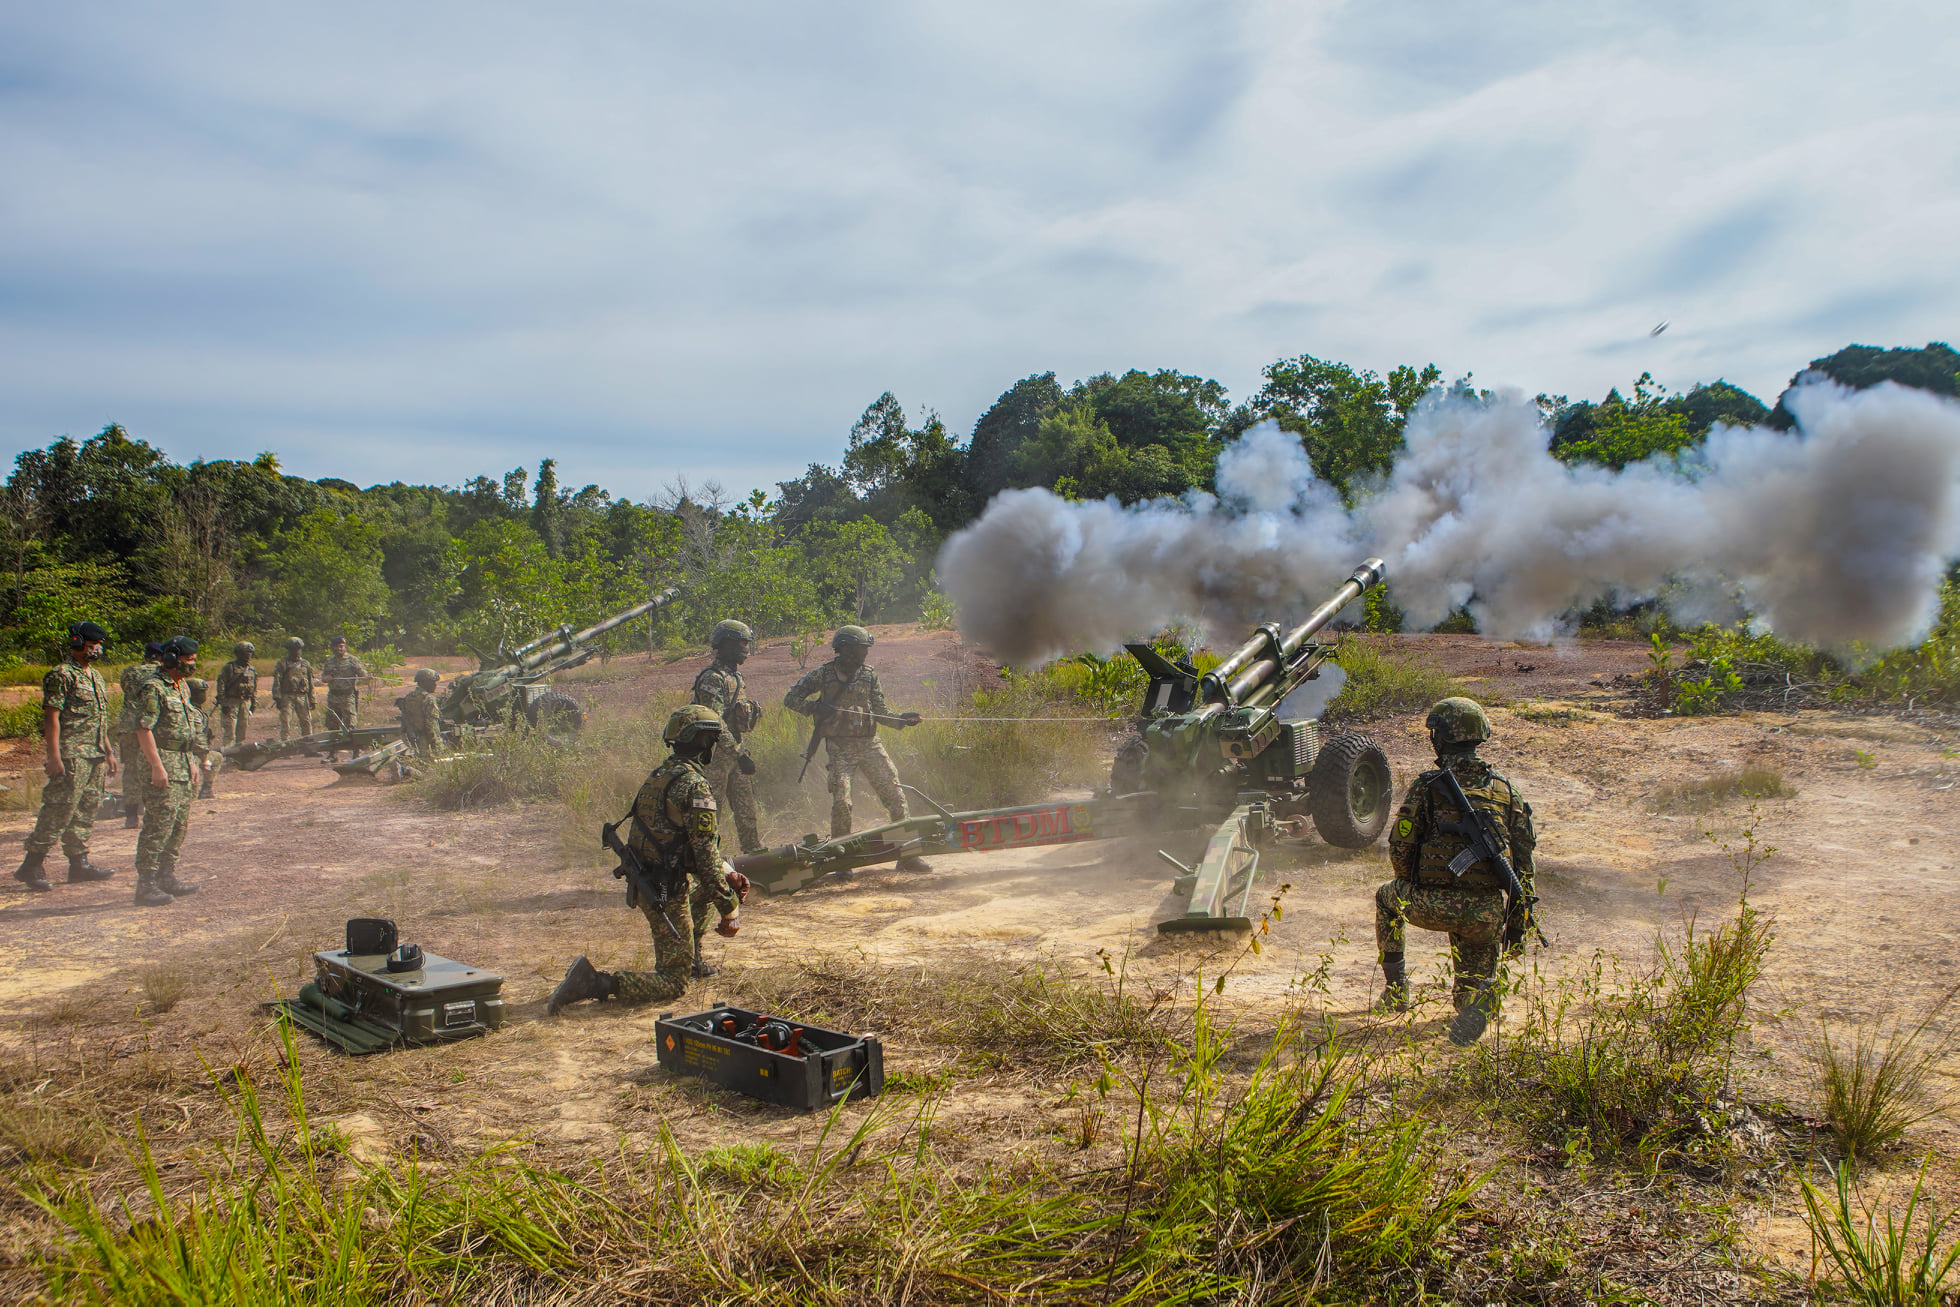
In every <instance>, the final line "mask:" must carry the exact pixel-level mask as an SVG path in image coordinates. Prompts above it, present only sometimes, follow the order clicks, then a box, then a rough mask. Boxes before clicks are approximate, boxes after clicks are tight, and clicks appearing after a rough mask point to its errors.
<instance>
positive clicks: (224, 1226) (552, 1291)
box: [23, 1001, 1478, 1307]
mask: <svg viewBox="0 0 1960 1307" xmlns="http://www.w3.org/2000/svg"><path fill="white" fill-rule="evenodd" d="M284 1038H285V1040H286V1041H287V1049H286V1053H287V1056H286V1058H285V1061H284V1063H283V1066H284V1071H283V1072H282V1075H281V1078H280V1080H279V1081H278V1083H277V1085H276V1086H275V1087H274V1092H273V1093H272V1094H271V1095H270V1096H269V1097H267V1096H262V1095H261V1094H260V1092H259V1090H258V1089H257V1087H256V1086H255V1085H254V1084H253V1082H252V1081H251V1080H250V1079H249V1078H236V1079H234V1078H232V1077H220V1076H214V1077H213V1089H214V1091H215V1092H217V1093H218V1094H220V1095H222V1096H223V1098H224V1100H225V1102H226V1103H227V1105H228V1106H229V1107H230V1109H231V1112H232V1114H233V1117H234V1122H235V1129H234V1132H233V1137H232V1140H231V1142H230V1144H229V1145H228V1146H226V1147H223V1148H219V1149H215V1150H212V1151H211V1152H209V1153H207V1154H206V1156H205V1158H204V1160H203V1161H201V1162H199V1163H198V1165H199V1166H200V1167H201V1168H202V1169H201V1173H200V1174H199V1175H197V1177H196V1178H195V1180H194V1182H193V1183H192V1184H191V1185H190V1186H189V1187H188V1188H183V1187H179V1186H178V1185H177V1184H176V1183H175V1182H173V1183H172V1184H169V1185H167V1184H166V1183H165V1181H164V1180H163V1178H162V1176H163V1170H162V1167H161V1165H160V1164H159V1163H158V1161H157V1160H156V1158H155V1156H154V1155H153V1153H152V1151H151V1148H150V1145H149V1142H148V1138H147V1136H146V1135H145V1134H144V1133H143V1132H142V1131H141V1130H140V1129H139V1130H137V1131H135V1132H134V1134H133V1143H132V1148H131V1159H132V1161H133V1162H134V1163H135V1166H136V1170H137V1172H138V1175H139V1177H140V1182H141V1184H140V1189H139V1190H138V1191H137V1192H135V1193H134V1194H130V1195H127V1196H125V1197H122V1198H120V1199H118V1198H114V1197H110V1196H108V1195H106V1194H101V1193H97V1192H96V1191H95V1190H93V1189H92V1188H91V1187H90V1186H89V1185H88V1184H87V1183H86V1182H85V1181H83V1180H81V1179H79V1178H78V1179H73V1180H70V1179H64V1178H63V1175H62V1173H60V1172H58V1171H55V1170H53V1169H47V1168H44V1169H43V1170H41V1171H40V1172H39V1173H38V1174H37V1175H36V1176H34V1177H33V1178H31V1179H29V1180H28V1181H27V1182H26V1184H25V1185H24V1187H23V1192H24V1194H25V1196H26V1197H27V1198H28V1199H29V1200H30V1201H32V1202H33V1203H34V1204H35V1205H36V1206H38V1207H39V1208H40V1210H41V1211H42V1212H44V1213H45V1214H47V1215H48V1216H49V1217H51V1218H52V1219H53V1220H54V1221H55V1222H56V1223H57V1224H58V1227H59V1228H60V1229H61V1230H62V1231H64V1236H63V1237H62V1239H61V1240H60V1242H58V1243H57V1244H55V1245H54V1246H51V1247H46V1248H44V1249H43V1250H42V1252H41V1254H40V1259H39V1260H40V1266H41V1268H42V1270H43V1272H44V1273H45V1275H46V1277H47V1291H48V1295H49V1297H51V1298H53V1299H55V1300H58V1301H64V1302H96V1303H118V1304H135V1305H137V1307H148V1305H149V1304H159V1305H160V1304H180V1303H189V1302H194V1303H238V1304H246V1303H250V1304H262V1303H302V1302H324V1301H331V1302H338V1303H350V1304H366V1303H398V1302H450V1301H477V1300H496V1301H523V1302H529V1303H571V1302H589V1301H601V1300H603V1301H617V1300H623V1299H631V1300H633V1301H646V1302H669V1303H683V1302H686V1303H693V1302H744V1303H750V1302H754V1303H783V1304H788V1303H807V1302H840V1303H841V1302H891V1301H900V1300H907V1299H909V1300H911V1301H917V1302H943V1301H1021V1302H1031V1301H1089V1302H1110V1303H1142V1302H1153V1303H1154V1302H1196V1301H1232V1300H1249V1299H1251V1298H1254V1297H1259V1298H1272V1299H1277V1298H1284V1299H1286V1300H1300V1299H1304V1298H1307V1297H1310V1296H1312V1295H1315V1294H1325V1295H1328V1296H1333V1297H1339V1298H1371V1299H1373V1298H1379V1297H1381V1296H1382V1295H1383V1294H1388V1295H1389V1296H1392V1297H1402V1296H1408V1295H1407V1294H1405V1293H1403V1292H1401V1291H1400V1290H1399V1289H1398V1288H1397V1287H1396V1286H1402V1287H1404V1288H1406V1289H1408V1290H1409V1291H1410V1292H1412V1293H1416V1294H1419V1293H1420V1283H1421V1282H1422V1281H1423V1280H1424V1278H1425V1277H1426V1276H1427V1275H1428V1274H1429V1273H1430V1267H1431V1265H1432V1263H1433V1261H1434V1259H1435V1256H1436V1254H1435V1252H1434V1251H1433V1250H1434V1249H1436V1248H1437V1247H1438V1246H1439V1245H1440V1244H1441V1243H1442V1242H1444V1241H1445V1240H1446V1239H1447V1238H1448V1236H1449V1233H1450V1230H1451V1228H1452V1227H1453V1225H1454V1223H1455V1222H1456V1220H1457V1218H1458V1216H1459V1215H1460V1213H1461V1212H1462V1211H1463V1209H1464V1206H1465V1204H1466V1203H1467V1202H1468V1201H1469V1199H1470V1198H1471V1196H1472V1195H1473V1193H1474V1192H1475V1189H1476V1187H1477V1184H1478V1181H1476V1180H1475V1179H1472V1178H1466V1177H1464V1176H1461V1175H1456V1176H1445V1175H1442V1174H1439V1173H1438V1168H1437V1166H1436V1157H1435V1154H1434V1151H1433V1150H1432V1149H1431V1147H1430V1146H1429V1143H1428V1139H1427V1135H1426V1132H1425V1127H1424V1125H1423V1124H1422V1123H1421V1122H1420V1121H1418V1120H1412V1119H1411V1120H1401V1121H1386V1120H1380V1119H1377V1118H1375V1117H1374V1116H1372V1115H1371V1112H1370V1109H1368V1108H1367V1107H1365V1106H1364V1097H1363V1093H1362V1090H1363V1086H1364V1084H1365V1078H1364V1071H1365V1068H1364V1067H1363V1066H1361V1065H1360V1064H1358V1063H1357V1062H1356V1061H1355V1059H1354V1058H1353V1057H1352V1056H1351V1055H1350V1054H1348V1053H1347V1052H1345V1051H1344V1050H1343V1049H1342V1048H1341V1047H1340V1046H1338V1045H1336V1044H1333V1043H1331V1042H1326V1041H1321V1042H1315V1041H1310V1040H1304V1039H1302V1038H1300V1036H1299V1034H1298V1033H1297V1032H1296V1031H1294V1030H1292V1029H1290V1028H1283V1029H1281V1030H1280V1031H1279V1032H1277V1033H1276V1034H1275V1035H1274V1036H1273V1037H1272V1038H1271V1039H1270V1040H1269V1041H1268V1045H1267V1047H1266V1050H1265V1052H1264V1054H1263V1055H1262V1056H1261V1057H1260V1058H1259V1060H1258V1063H1257V1065H1256V1067H1254V1069H1253V1070H1252V1071H1251V1072H1250V1073H1249V1074H1247V1075H1244V1076H1236V1077H1234V1076H1228V1075H1227V1074H1226V1073H1225V1072H1224V1071H1223V1069H1222V1068H1223V1066H1224V1063H1225V1052H1226V1049H1227V1048H1228V1047H1229V1046H1230V1045H1231V1043H1232V1042H1233V1032H1231V1031H1229V1030H1224V1029H1220V1028H1217V1027H1215V1026H1214V1025H1213V1024H1212V1023H1211V1021H1210V1019H1209V1016H1208V1014H1207V1013H1206V1010H1205V1009H1204V1007H1203V1005H1202V1001H1201V1002H1200V1003H1199V1004H1198V1006H1197V1008H1196V1010H1195V1013H1194V1016H1193V1019H1192V1021H1191V1024H1190V1027H1189V1034H1188V1036H1187V1037H1185V1038H1182V1039H1178V1040H1167V1041H1163V1042H1161V1043H1158V1044H1154V1045H1153V1044H1150V1043H1148V1042H1143V1043H1139V1044H1136V1045H1134V1046H1132V1048H1131V1049H1129V1050H1127V1051H1126V1056H1125V1058H1124V1061H1123V1065H1121V1066H1118V1065H1116V1064H1114V1063H1110V1064H1107V1065H1106V1068H1105V1070H1104V1072H1103V1074H1102V1075H1100V1076H1099V1077H1098V1079H1097V1081H1096V1083H1095V1085H1094V1086H1093V1087H1092V1090H1091V1092H1093V1093H1095V1094H1096V1095H1098V1096H1099V1098H1100V1099H1101V1100H1102V1101H1103V1102H1105V1103H1106V1104H1107V1106H1108V1108H1109V1110H1110V1113H1111V1118H1112V1119H1113V1120H1118V1121H1121V1122H1124V1123H1125V1125H1124V1127H1123V1128H1124V1134H1123V1138H1122V1141H1121V1147H1120V1150H1116V1155H1115V1157H1114V1159H1113V1160H1114V1163H1115V1164H1114V1165H1113V1166H1112V1167H1110V1168H1082V1167H1080V1166H1078V1165H1073V1164H1070V1165H1066V1166H1064V1165H1047V1164H1042V1163H1039V1162H1031V1161H1027V1160H1022V1161H1019V1162H1017V1164H1016V1169H1015V1172H1014V1174H1013V1175H1011V1176H1010V1175H1009V1174H1007V1173H1004V1172H1001V1171H998V1170H994V1169H991V1168H989V1167H986V1166H979V1167H977V1168H976V1167H974V1166H972V1165H964V1166H962V1165H951V1164H948V1162H947V1160H946V1159H944V1158H942V1157H941V1156H940V1154H939V1153H938V1151H937V1148H936V1145H935V1139H936V1137H937V1135H936V1131H935V1126H936V1123H937V1118H938V1113H939V1111H940V1107H941V1104H940V1100H939V1099H938V1098H937V1097H936V1096H935V1095H933V1094H931V1093H927V1094H923V1095H918V1096H910V1095H903V1094H888V1095H886V1096H885V1097H884V1098H882V1099H880V1100H877V1101H875V1102H874V1103H872V1104H870V1105H869V1106H868V1107H866V1108H858V1109H853V1110H852V1113H851V1116H847V1115H846V1111H845V1108H844V1106H843V1105H842V1104H839V1105H838V1106H837V1107H836V1108H834V1109H833V1110H832V1112H831V1114H830V1116H829V1117H828V1118H827V1119H826V1121H825V1122H824V1124H823V1125H822V1127H821V1128H820V1130H819V1131H818V1133H817V1135H816V1138H815V1139H814V1140H813V1141H812V1142H811V1143H810V1144H809V1145H808V1146H807V1147H803V1148H796V1149H793V1150H784V1149H779V1148H774V1147H770V1146H767V1145H759V1144H750V1145H749V1146H747V1147H745V1148H740V1149H737V1148H732V1147H730V1146H721V1147H716V1148H709V1149H703V1150H700V1151H698V1152H695V1153H693V1154H690V1153H689V1152H688V1151H687V1150H686V1149H685V1148H683V1147H682V1145H680V1144H679V1143H678V1142H677V1141H676V1139H675V1138H674V1136H673V1135H672V1134H671V1133H670V1132H669V1131H667V1130H666V1129H665V1128H664V1127H663V1128H662V1131H661V1135H660V1140H659V1143H658V1145H657V1146H656V1147H655V1148H653V1149H651V1150H649V1151H647V1152H645V1153H642V1154H638V1155H627V1156H622V1157H621V1158H619V1159H618V1160H616V1161H614V1162H612V1163H610V1164H607V1165H603V1166H602V1165H592V1166H588V1167H582V1168H579V1169H576V1170H565V1169H559V1168H555V1167H551V1166H546V1165H540V1164H536V1163H532V1162H527V1161H525V1160H523V1159H522V1158H521V1157H520V1156H519V1155H518V1154H516V1153H515V1152H513V1151H511V1150H510V1149H508V1148H496V1149H491V1150H489V1151H487V1152H484V1153H482V1154H481V1155H478V1156H476V1157H474V1158H471V1159H468V1160H465V1161H462V1162H460V1163H458V1162H451V1163H448V1164H445V1165H442V1166H433V1165H430V1164H428V1163H426V1162H424V1161H423V1160H421V1159H420V1158H418V1157H416V1156H414V1155H409V1156H405V1157H400V1158H397V1159H394V1160H392V1161H390V1162H388V1163H385V1164H368V1163H364V1162H361V1161H358V1160H356V1159H355V1158H353V1157H351V1156H348V1155H347V1154H346V1153H345V1152H344V1151H343V1150H342V1144H341V1141H340V1140H339V1139H338V1138H337V1136H336V1135H335V1134H334V1132H333V1131H332V1130H331V1129H327V1128H321V1127H317V1126H315V1125H314V1124H313V1123H312V1122H311V1121H310V1120H309V1119H308V1116H307V1105H306V1100H305V1094H304V1092H303V1088H302V1084H301V1072H300V1069H299V1068H300V1066H301V1061H302V1060H301V1059H300V1058H299V1057H297V1056H296V1055H295V1050H294V1049H293V1048H292V1047H291V1041H292V1038H293V1036H292V1034H291V1032H290V1030H289V1029H288V1030H286V1031H285V1032H284ZM852 1117H855V1121H853V1120H852Z"/></svg>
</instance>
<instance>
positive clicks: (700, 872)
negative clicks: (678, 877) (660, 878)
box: [670, 774, 738, 917]
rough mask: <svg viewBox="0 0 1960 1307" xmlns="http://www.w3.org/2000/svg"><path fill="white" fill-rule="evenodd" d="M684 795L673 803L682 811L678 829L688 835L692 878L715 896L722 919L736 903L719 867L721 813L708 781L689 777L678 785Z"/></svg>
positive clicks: (698, 776) (676, 796)
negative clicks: (718, 826)
mask: <svg viewBox="0 0 1960 1307" xmlns="http://www.w3.org/2000/svg"><path fill="white" fill-rule="evenodd" d="M676 788H677V789H682V790H684V791H685V793H682V794H676V795H675V796H674V797H673V799H672V800H670V802H674V803H675V804H677V805H678V806H679V807H681V808H683V809H684V811H683V812H682V813H680V814H670V816H672V815H678V816H680V817H681V823H680V824H681V828H682V829H683V830H685V831H686V832H687V843H688V851H689V852H690V853H691V854H692V855H693V859H692V861H693V864H694V875H695V878H696V879H697V880H699V881H700V882H701V884H702V886H703V887H704V888H705V889H707V891H708V893H710V894H711V895H713V896H714V905H715V911H717V912H719V913H721V914H722V915H723V916H724V917H725V916H727V915H728V914H729V913H731V912H733V911H735V907H736V904H737V902H738V900H737V899H736V897H735V887H734V886H732V885H730V884H729V883H728V874H727V873H726V872H725V871H723V870H722V866H721V840H720V838H719V836H718V834H717V825H718V821H717V819H718V818H719V816H720V813H719V812H718V811H717V808H718V805H717V804H716V803H715V792H714V789H713V788H712V787H711V786H710V785H709V784H708V778H707V777H705V776H701V775H698V774H697V775H694V776H691V777H690V778H689V779H688V781H687V783H686V784H685V785H684V786H677V787H676Z"/></svg>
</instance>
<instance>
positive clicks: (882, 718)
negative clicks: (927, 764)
mask: <svg viewBox="0 0 1960 1307" xmlns="http://www.w3.org/2000/svg"><path fill="white" fill-rule="evenodd" d="M830 647H831V649H833V650H834V651H835V652H836V654H837V656H836V657H835V658H833V659H831V660H830V661H829V662H827V663H825V664H824V665H823V666H822V667H819V668H817V669H816V670H815V671H811V672H806V673H805V674H804V675H803V677H802V679H800V680H798V681H797V683H796V684H795V685H792V686H791V687H790V689H789V693H788V694H786V695H784V696H783V706H784V707H785V708H788V709H789V710H790V711H791V712H799V713H802V714H804V715H805V716H806V717H812V718H814V719H815V723H814V725H813V726H812V727H811V730H812V731H813V732H814V735H813V737H812V741H811V742H812V744H814V743H815V737H816V736H821V737H822V739H823V743H824V750H825V755H826V760H825V765H824V772H825V774H826V776H827V777H828V778H829V781H830V834H831V836H832V837H833V838H835V837H836V836H839V835H849V834H850V833H851V775H852V773H854V772H863V773H864V778H865V779H866V780H868V781H870V782H871V788H872V789H873V790H875V791H877V793H878V798H879V800H880V801H881V802H883V803H884V805H885V811H886V812H887V813H889V814H890V815H891V819H892V820H893V821H904V820H905V794H904V792H903V791H901V790H900V789H899V788H898V768H896V767H894V766H892V759H891V755H890V754H889V753H886V752H885V746H884V745H883V744H882V743H880V742H879V740H878V726H879V724H880V723H881V722H882V723H883V724H884V725H887V726H900V727H903V726H917V725H918V724H919V720H920V719H919V714H917V713H906V714H905V715H904V716H902V717H894V716H892V714H891V713H890V711H889V710H887V709H886V707H885V692H884V691H883V690H881V689H880V688H879V687H878V673H876V672H874V671H872V670H871V669H870V668H869V667H866V666H865V665H864V660H865V657H866V656H867V655H868V654H870V652H871V632H869V631H867V630H865V629H864V628H863V627H862V626H844V627H839V628H838V630H837V634H836V635H834V636H832V637H831V639H830ZM898 866H899V867H901V868H902V869H904V870H906V871H930V870H931V869H932V865H931V864H930V863H928V862H927V861H926V860H925V859H924V858H921V857H919V856H918V855H917V854H907V855H906V856H905V857H902V858H900V859H899V860H898Z"/></svg>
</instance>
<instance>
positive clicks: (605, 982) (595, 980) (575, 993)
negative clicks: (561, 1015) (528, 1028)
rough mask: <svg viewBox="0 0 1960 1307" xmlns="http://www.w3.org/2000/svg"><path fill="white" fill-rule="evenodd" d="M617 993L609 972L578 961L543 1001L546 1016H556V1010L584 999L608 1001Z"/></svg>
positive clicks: (617, 985)
mask: <svg viewBox="0 0 1960 1307" xmlns="http://www.w3.org/2000/svg"><path fill="white" fill-rule="evenodd" d="M618 992H619V982H618V981H617V980H615V979H614V978H613V976H612V973H611V972H609V971H601V970H599V969H598V968H597V967H595V966H593V965H592V964H591V963H590V962H587V961H586V960H585V955H584V954H582V953H581V954H580V955H579V956H578V959H577V960H576V961H574V962H573V963H572V965H571V966H570V967H569V968H568V969H567V970H566V972H565V978H564V979H563V980H561V981H559V982H558V988H556V989H554V990H552V991H551V997H550V998H549V999H547V1000H545V1005H544V1011H545V1015H546V1016H553V1017H555V1016H557V1015H558V1009H559V1008H562V1007H564V1006H566V1005H567V1004H569V1003H582V1002H584V1001H585V1000H586V999H588V998H591V999H601V1000H603V999H608V998H611V997H612V996H613V995H615V994H617V993H618Z"/></svg>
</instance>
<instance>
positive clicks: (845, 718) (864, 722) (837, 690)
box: [821, 662, 878, 740]
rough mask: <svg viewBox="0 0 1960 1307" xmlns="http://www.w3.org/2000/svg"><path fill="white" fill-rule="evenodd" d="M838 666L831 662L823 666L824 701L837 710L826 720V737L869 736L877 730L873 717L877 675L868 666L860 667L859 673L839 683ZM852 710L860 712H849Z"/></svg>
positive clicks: (822, 697)
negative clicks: (873, 698) (872, 710)
mask: <svg viewBox="0 0 1960 1307" xmlns="http://www.w3.org/2000/svg"><path fill="white" fill-rule="evenodd" d="M836 667H837V664H836V663H834V662H831V663H826V664H824V669H823V681H822V685H823V693H822V695H821V701H822V702H824V703H827V704H829V705H830V706H831V707H832V708H835V709H837V711H836V712H835V713H833V714H831V715H830V716H829V717H827V718H825V719H824V727H823V733H824V738H826V739H831V740H862V739H869V738H870V737H871V736H874V735H876V734H877V733H878V723H877V722H875V721H873V720H871V709H872V702H871V699H872V691H873V690H874V689H875V688H876V686H877V684H878V675H877V673H875V672H873V671H872V670H871V669H870V668H869V667H860V668H858V671H857V675H856V676H853V677H852V678H851V679H850V680H849V681H844V682H840V681H839V680H838V679H837V671H836ZM851 709H856V710H857V711H855V712H852V711H849V710H851Z"/></svg>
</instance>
